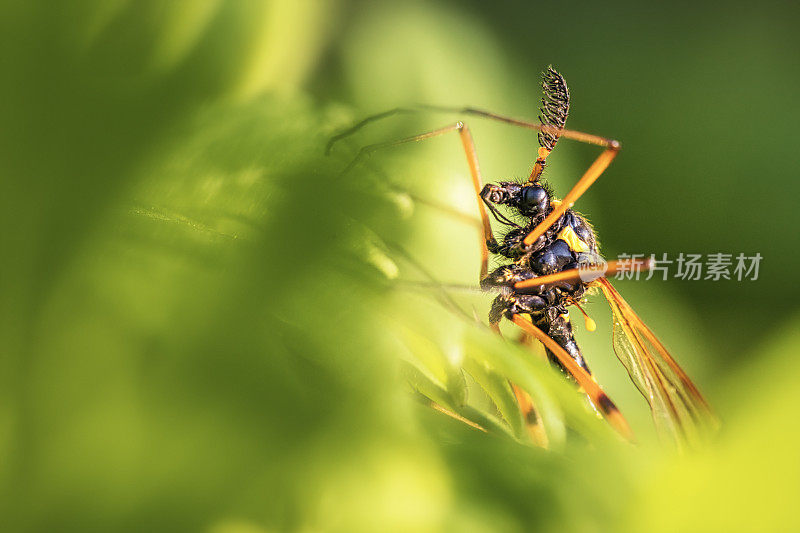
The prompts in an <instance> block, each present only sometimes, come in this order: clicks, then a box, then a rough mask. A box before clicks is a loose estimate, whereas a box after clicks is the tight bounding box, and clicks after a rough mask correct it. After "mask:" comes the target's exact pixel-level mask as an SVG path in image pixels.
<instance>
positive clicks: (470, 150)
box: [344, 122, 494, 279]
mask: <svg viewBox="0 0 800 533" xmlns="http://www.w3.org/2000/svg"><path fill="white" fill-rule="evenodd" d="M452 131H457V132H458V134H459V137H460V138H461V145H462V146H463V148H464V153H465V155H466V157H467V164H468V165H469V172H470V176H471V177H472V186H473V188H474V189H475V198H476V200H477V202H478V210H479V212H480V215H481V225H482V227H483V235H482V237H481V242H480V246H481V271H480V279H483V278H484V277H486V274H487V273H488V272H489V249H488V248H487V246H486V241H494V234H493V233H492V225H491V223H490V222H489V215H488V213H487V212H486V206H485V205H484V203H483V200H482V199H481V189H482V188H483V179H482V178H481V170H480V165H479V164H478V153H477V151H476V149H475V141H474V140H473V139H472V134H471V133H470V131H469V128H468V127H467V125H466V124H464V123H463V122H456V123H455V124H451V125H449V126H445V127H443V128H438V129H435V130H432V131H427V132H425V133H420V134H419V135H413V136H411V137H405V138H403V139H398V140H395V141H388V142H383V143H376V144H370V145H367V146H364V147H363V148H361V149H360V150H359V151H358V153H357V154H356V157H355V158H354V159H353V161H351V162H350V164H349V165H347V167H346V168H345V170H344V172H345V173H346V172H348V171H349V170H350V169H351V168H353V167H354V166H355V165H357V164H358V162H359V161H361V159H362V158H364V157H366V156H367V155H369V154H371V153H372V152H374V151H376V150H380V149H383V148H390V147H393V146H399V145H401V144H407V143H413V142H419V141H423V140H426V139H431V138H433V137H438V136H440V135H444V134H446V133H450V132H452Z"/></svg>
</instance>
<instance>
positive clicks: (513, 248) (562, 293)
mask: <svg viewBox="0 0 800 533" xmlns="http://www.w3.org/2000/svg"><path fill="white" fill-rule="evenodd" d="M481 197H482V198H483V200H484V202H486V203H487V207H489V210H490V211H491V212H492V213H497V212H498V211H497V205H505V206H506V208H507V209H509V210H510V211H512V212H513V213H514V215H516V216H514V217H504V216H502V215H500V217H498V218H497V219H498V220H499V221H500V222H502V223H504V224H507V225H510V224H514V223H512V222H511V220H510V218H514V219H520V218H523V217H524V218H525V219H527V222H526V223H525V224H524V225H519V224H514V225H513V226H512V227H511V229H510V230H509V231H508V232H507V233H506V234H505V236H504V238H503V239H502V241H501V242H496V241H490V242H488V243H487V245H488V248H489V251H491V252H492V253H494V254H497V255H500V256H502V257H504V258H506V259H508V260H510V262H509V263H508V264H506V265H503V266H501V267H499V268H497V269H495V270H494V271H492V272H490V273H489V274H488V275H487V276H486V277H485V278H484V279H483V280H482V283H481V285H482V287H483V288H484V289H487V290H489V289H500V291H501V292H500V294H499V295H498V296H497V298H495V300H494V302H493V304H492V311H491V313H490V321H491V322H493V323H497V322H499V321H500V319H502V318H503V317H504V316H505V317H507V318H510V317H511V316H512V315H515V314H518V315H522V316H526V317H528V318H529V319H530V321H531V323H532V324H533V325H534V326H536V327H538V328H539V329H541V330H542V331H543V332H544V333H545V334H546V335H547V336H548V337H550V338H551V339H553V340H554V341H555V342H556V343H558V345H559V346H561V347H562V348H564V350H565V351H566V352H567V353H568V354H569V355H570V356H571V357H572V358H573V359H574V360H575V362H576V363H578V365H580V366H581V367H582V368H583V369H584V370H586V371H587V372H588V371H589V367H588V365H587V364H586V361H585V360H584V358H583V354H582V353H581V351H580V348H579V347H578V345H577V343H576V342H575V338H574V335H573V332H572V324H571V322H570V319H569V310H568V308H569V306H571V305H574V304H575V303H577V302H578V301H580V299H581V298H582V297H583V295H584V294H585V292H586V289H587V286H586V284H585V283H584V282H582V281H580V280H579V281H577V282H562V283H557V284H553V285H548V286H546V287H538V288H537V287H532V288H527V289H515V288H514V284H516V283H517V282H519V281H523V280H529V279H533V278H536V277H538V276H544V275H548V274H555V273H557V272H562V271H564V270H571V269H575V268H586V267H590V266H595V265H598V264H600V263H601V262H602V258H601V256H600V253H599V250H598V246H597V239H596V237H595V235H594V230H593V229H592V227H591V225H589V223H588V222H587V221H586V220H585V219H584V218H583V217H582V216H580V215H578V214H577V213H575V212H574V211H572V210H567V211H566V212H565V213H564V214H563V215H562V216H561V217H560V218H559V219H558V220H557V221H556V223H554V224H553V225H552V226H551V227H550V228H549V229H548V230H547V231H546V232H545V233H544V234H543V235H542V236H541V237H539V238H538V239H537V240H536V242H535V243H533V245H531V246H525V245H524V243H523V239H524V237H525V236H526V235H527V234H528V233H530V231H531V229H532V228H533V227H535V226H536V225H537V224H538V223H540V222H541V221H542V220H543V219H544V218H545V217H546V216H547V215H549V214H550V213H551V212H552V211H553V209H554V207H555V205H557V201H556V200H554V198H553V196H552V192H551V191H550V189H549V188H548V187H547V186H546V185H544V184H541V183H525V184H519V183H513V182H502V183H499V184H496V185H495V184H489V185H486V186H485V187H484V192H483V194H482V195H481ZM547 354H548V357H549V358H550V360H551V361H552V362H553V363H554V364H555V365H556V366H558V367H559V368H561V369H562V370H563V365H561V363H559V361H558V358H557V357H556V356H555V355H554V354H553V353H552V352H551V351H550V350H547Z"/></svg>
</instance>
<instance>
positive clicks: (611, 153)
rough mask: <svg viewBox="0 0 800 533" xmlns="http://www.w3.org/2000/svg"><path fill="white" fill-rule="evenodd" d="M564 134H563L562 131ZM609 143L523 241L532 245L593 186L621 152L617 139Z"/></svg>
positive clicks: (527, 244)
mask: <svg viewBox="0 0 800 533" xmlns="http://www.w3.org/2000/svg"><path fill="white" fill-rule="evenodd" d="M562 136H565V135H563V133H562ZM608 143H609V144H608V145H607V147H606V149H605V151H603V153H602V154H600V155H599V156H597V159H595V160H594V163H592V165H591V166H590V167H589V168H588V169H587V170H586V172H585V173H584V174H583V176H582V177H581V179H579V180H578V183H576V184H575V186H574V187H573V188H572V190H571V191H569V192H568V193H567V195H566V196H565V197H564V199H563V200H561V203H560V204H559V205H558V207H556V208H555V209H553V211H552V212H551V213H550V214H549V215H547V217H546V218H545V219H544V220H542V221H541V222H540V223H539V224H538V225H537V226H536V227H535V228H533V230H532V231H531V232H530V233H528V235H527V236H526V237H525V240H523V241H522V242H524V243H525V245H526V246H530V245H531V244H533V243H534V242H536V239H538V238H539V237H541V236H542V235H543V234H544V232H545V231H547V230H548V229H549V228H550V226H552V225H553V224H555V223H556V221H557V220H558V219H559V218H561V216H562V215H563V214H564V213H566V211H567V209H570V208H572V206H573V205H575V202H576V201H577V200H578V198H580V197H581V196H582V195H583V193H585V192H586V190H587V189H588V188H589V187H591V186H592V184H593V183H594V182H595V180H596V179H597V178H599V177H600V175H601V174H602V173H603V172H604V171H605V169H607V168H608V165H610V164H611V162H612V161H613V160H614V158H615V157H617V152H619V149H620V144H619V143H618V142H617V141H608Z"/></svg>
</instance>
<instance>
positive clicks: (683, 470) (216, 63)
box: [0, 0, 800, 533]
mask: <svg viewBox="0 0 800 533" xmlns="http://www.w3.org/2000/svg"><path fill="white" fill-rule="evenodd" d="M799 14H800V13H798V9H797V7H796V6H794V5H791V4H789V3H786V4H782V3H766V4H759V5H755V4H752V3H744V2H742V3H735V2H731V3H726V4H725V5H724V7H723V6H721V5H720V6H711V5H708V6H698V5H696V4H695V3H689V2H671V3H669V4H665V5H644V4H641V3H635V2H630V3H628V4H606V3H599V2H592V3H589V2H586V3H583V2H579V3H571V2H564V3H552V2H550V3H542V2H535V3H533V2H497V3H488V2H478V1H472V2H460V3H459V2H455V1H438V2H422V1H407V2H396V3H380V2H366V1H349V2H346V1H342V2H334V1H325V0H299V1H291V2H290V1H288V0H287V1H272V2H270V1H261V2H255V1H252V2H247V1H230V2H226V1H223V0H213V1H201V0H184V1H173V2H156V1H132V0H113V1H108V0H105V1H92V0H82V1H77V0H76V1H72V2H69V3H58V4H53V3H46V2H21V1H16V2H15V1H5V2H2V4H0V27H1V28H0V65H1V66H2V72H3V82H2V83H0V117H2V118H1V119H0V187H2V189H0V217H1V218H0V219H1V220H2V228H3V229H2V231H0V251H2V261H0V354H1V359H0V360H1V361H2V366H1V367H0V480H2V484H1V485H0V486H1V487H2V489H1V490H2V493H1V494H0V522H2V524H3V526H2V529H3V530H4V531H61V530H78V531H95V530H96V531H210V532H214V533H216V532H220V533H239V532H241V533H250V532H262V531H265V532H271V531H455V530H458V531H531V530H559V531H608V530H632V531H641V530H644V529H647V530H653V531H656V530H663V531H675V530H682V531H731V530H742V531H751V530H789V529H793V528H797V527H798V526H800V524H799V523H798V517H797V514H796V513H795V512H794V509H793V505H794V502H795V500H796V499H797V497H798V495H799V494H800V482H799V481H798V480H800V456H798V454H797V448H798V446H800V424H798V420H800V418H799V417H798V416H797V414H796V413H795V409H796V406H797V405H798V400H800V390H799V389H798V387H797V384H796V383H795V382H794V376H796V375H798V374H797V373H798V371H800V362H798V359H797V357H796V356H797V352H798V350H800V336H798V335H799V332H800V327H798V326H800V314H799V313H798V303H797V298H798V296H800V294H799V292H798V285H797V283H795V282H793V281H792V280H793V279H794V277H793V275H794V274H795V272H796V271H797V270H798V267H800V255H799V254H798V253H797V252H796V250H797V248H798V231H797V217H796V209H795V208H794V202H795V200H796V198H797V197H798V194H800V184H799V183H798V180H797V175H796V172H797V170H798V164H797V163H798V157H797V150H796V149H795V147H794V145H793V140H794V139H795V138H796V136H797V133H796V129H797V123H798V120H797V119H798V118H800V117H798V115H800V113H798V109H799V108H798V105H797V102H796V94H797V88H798V86H800V69H798V66H797V57H798V51H800V47H799V46H798V45H799V44H800V43H798V40H800V38H798V34H797V31H796V25H797V21H798V15H799ZM550 63H552V64H553V65H555V66H556V67H557V68H558V69H559V70H560V71H561V72H562V73H563V74H564V75H565V77H566V79H567V81H568V83H569V86H570V89H571V92H572V97H573V106H572V110H571V116H570V120H569V123H568V124H569V126H570V127H572V128H575V129H581V130H585V131H588V132H592V133H597V134H600V135H605V136H609V137H614V138H616V139H619V140H620V141H621V142H622V145H623V151H622V152H621V154H620V156H619V157H618V158H617V160H616V161H615V162H614V163H613V165H612V166H611V168H610V169H609V170H608V172H607V173H606V174H605V175H604V176H603V178H602V179H601V180H600V181H598V183H597V184H596V185H595V186H594V187H593V188H592V189H591V190H590V191H589V193H587V195H586V196H585V197H584V198H583V199H581V201H580V205H579V207H580V210H581V211H582V212H584V213H586V214H587V215H588V216H589V218H590V220H591V221H592V222H593V223H594V225H595V227H596V229H597V231H598V233H599V235H600V239H601V242H602V244H603V250H604V252H605V253H606V255H607V256H614V255H616V254H618V253H622V252H627V253H647V254H649V253H657V254H660V253H663V252H667V253H668V254H669V255H670V256H674V255H676V254H678V253H679V252H684V253H703V254H706V253H714V252H724V253H732V254H734V255H735V254H738V253H739V252H744V253H746V254H754V253H756V252H758V253H761V254H762V256H763V261H762V264H761V272H760V276H759V278H758V280H757V281H746V282H736V281H720V282H694V281H682V280H669V281H666V282H664V281H657V280H651V281H649V282H645V281H642V282H638V283H637V282H620V283H619V284H618V286H619V287H620V290H621V292H622V293H623V294H624V295H626V297H627V298H628V299H629V301H630V302H631V303H632V304H633V305H634V306H635V307H636V309H637V310H638V311H639V313H640V315H641V316H642V317H643V318H644V319H645V320H647V321H648V323H649V324H650V325H651V327H652V328H653V329H654V330H655V331H656V332H658V333H659V335H660V336H661V337H662V340H663V341H664V342H665V344H667V346H669V347H671V348H672V349H673V351H674V354H675V355H676V358H677V359H678V360H679V361H680V362H681V363H682V364H683V365H684V366H685V368H687V370H689V372H690V374H691V375H692V376H693V377H694V378H695V379H696V381H697V383H698V384H699V385H700V387H701V389H702V390H703V391H705V392H706V394H707V396H708V398H709V399H710V401H711V403H712V405H714V407H715V408H716V410H717V411H718V413H719V414H720V418H721V419H722V427H721V430H720V433H719V434H718V435H717V436H716V438H715V440H714V441H713V442H712V443H711V445H710V446H709V447H708V448H706V449H703V450H699V451H696V452H693V453H688V454H685V455H682V456H680V455H677V454H676V453H675V452H674V451H672V450H671V449H670V448H668V447H663V446H660V445H658V444H657V443H656V440H655V438H654V435H653V431H652V429H651V425H652V424H651V422H650V420H649V414H648V411H647V409H646V407H645V406H644V405H643V401H642V400H641V398H640V397H639V396H638V393H637V392H636V391H635V389H634V388H633V386H632V385H631V384H630V383H629V381H628V380H627V377H626V375H625V372H624V370H623V369H622V367H621V366H620V365H619V363H618V362H617V361H616V358H615V357H614V354H613V352H612V350H611V343H610V323H609V322H610V320H609V317H608V314H609V313H608V310H607V308H606V306H605V304H604V303H603V302H602V301H595V302H594V303H592V304H590V305H589V307H588V310H589V312H590V314H591V315H592V316H593V317H594V318H595V319H596V320H597V321H598V325H599V327H598V331H597V332H595V333H591V334H589V333H586V332H584V331H583V330H582V328H581V329H580V331H579V332H578V336H579V341H580V343H581V345H582V346H583V349H584V352H585V353H586V355H587V357H588V359H589V362H590V364H591V365H592V367H593V368H594V370H595V372H596V374H597V376H598V380H599V381H600V383H602V384H603V385H604V386H605V387H606V388H607V390H608V391H609V393H610V395H611V396H612V397H613V398H614V399H615V400H616V401H617V402H618V404H619V405H620V406H621V407H622V409H623V411H624V412H625V414H626V416H627V417H628V419H629V421H630V422H631V424H632V425H633V427H634V430H635V431H636V433H637V435H638V436H639V444H638V445H637V446H630V445H628V444H624V443H622V442H619V441H618V439H617V438H616V437H615V436H614V434H613V433H612V432H611V430H610V429H608V427H606V425H605V424H604V423H603V422H602V421H601V420H599V419H597V417H596V416H594V415H593V414H592V413H591V412H590V410H589V409H588V408H587V406H586V405H585V402H583V401H582V400H581V398H580V397H579V395H577V394H576V393H575V392H574V390H573V389H572V388H571V387H570V386H569V385H568V384H566V383H564V382H563V380H562V379H561V378H560V377H559V376H558V375H556V374H555V373H554V372H552V371H551V370H550V369H549V368H548V367H547V365H545V364H543V363H542V362H541V361H539V360H538V359H537V358H536V357H535V356H533V355H532V354H531V353H530V352H528V351H526V350H524V349H521V348H519V347H517V346H514V345H513V344H511V343H507V342H504V341H503V340H501V339H498V338H495V337H494V336H493V335H492V334H491V332H489V331H488V330H487V329H486V328H485V327H483V326H482V325H481V324H480V323H479V322H476V320H475V319H474V317H475V316H477V317H481V318H482V317H485V314H486V310H487V308H488V301H489V297H488V296H485V295H481V294H474V293H471V292H463V293H448V292H445V291H442V290H441V289H439V288H438V287H437V283H438V282H443V283H444V282H447V283H450V282H452V283H459V284H469V285H475V284H476V282H477V279H476V278H477V274H478V259H479V257H478V248H477V237H476V231H475V228H474V227H473V226H472V222H471V220H472V219H473V218H474V217H475V212H474V209H475V204H474V198H473V197H472V196H471V195H470V185H469V182H468V180H467V171H466V166H465V164H464V161H463V154H462V152H461V151H460V147H459V143H458V141H457V139H456V138H455V137H447V136H445V137H442V138H439V139H436V140H433V141H429V142H428V143H426V144H419V145H414V146H406V147H402V148H398V149H396V150H391V151H386V152H385V153H379V154H375V155H374V156H373V157H371V158H370V160H369V161H368V164H366V165H363V166H360V167H358V168H357V169H355V171H354V172H352V173H351V174H349V175H347V176H344V177H343V176H341V175H340V171H341V169H342V168H343V167H344V165H345V164H346V163H347V162H348V161H349V160H350V159H351V158H352V156H353V155H354V153H355V150H356V149H357V148H358V147H359V146H361V145H364V144H369V143H372V142H378V141H383V140H388V139H394V138H397V137H401V136H405V135H410V134H413V133H417V132H420V131H423V130H425V129H430V128H433V127H438V126H443V125H445V124H448V123H451V122H453V121H454V120H456V118H457V117H454V116H446V115H440V116H418V117H412V116H402V117H396V118H394V119H390V120H387V121H386V122H385V123H383V124H375V125H374V126H371V127H370V128H368V129H365V130H364V131H363V132H360V133H359V134H358V135H357V136H355V137H353V138H351V139H348V140H347V141H344V142H342V143H341V144H340V145H338V146H337V147H335V149H334V152H333V154H332V155H331V156H330V157H325V156H324V154H323V150H324V145H325V142H326V140H327V139H328V138H329V137H330V136H331V135H332V134H333V133H335V132H336V131H338V130H339V129H341V128H343V127H346V126H348V125H349V124H351V123H352V122H353V121H355V120H357V119H358V118H360V117H362V116H364V115H366V114H369V113H373V112H378V111H383V110H385V109H388V108H392V107H395V106H398V105H407V104H412V103H417V102H424V103H433V104H443V105H473V106H477V107H481V108H486V109H490V110H494V111H497V112H501V113H506V114H511V115H515V116H521V117H531V118H534V117H535V116H536V114H537V107H538V101H539V98H540V88H539V73H540V71H541V70H542V69H543V68H544V67H546V66H547V65H548V64H550ZM469 124H470V126H471V128H472V130H473V134H474V136H475V141H476V144H477V147H478V151H479V157H480V160H481V164H482V168H483V172H484V177H485V179H487V180H491V181H495V180H500V179H508V178H513V177H519V176H524V175H526V173H527V172H528V171H529V166H530V164H531V162H532V160H533V159H534V157H535V153H536V147H537V145H536V141H535V135H533V134H532V133H531V132H526V131H516V130H514V129H513V128H509V127H507V126H503V125H498V124H492V123H487V122H485V121H479V120H469ZM596 153H597V150H596V149H595V148H592V147H587V146H583V145H576V144H570V143H568V142H562V143H559V148H558V149H557V150H556V151H555V152H554V154H553V156H552V158H551V160H552V163H551V164H550V165H549V170H548V179H549V180H550V182H551V184H552V185H553V186H554V187H555V189H556V191H557V193H559V194H562V195H563V194H564V193H565V192H566V190H568V188H569V186H570V185H571V184H572V183H573V182H574V181H575V179H576V178H577V176H579V174H580V172H581V171H582V170H583V169H584V168H585V167H586V166H587V165H588V164H589V163H590V162H591V160H592V158H593V157H594V155H595V154H596ZM429 202H434V203H436V204H438V205H441V206H447V207H448V208H450V209H454V210H456V211H457V212H459V213H462V214H464V215H466V218H467V220H464V219H463V217H461V218H460V217H458V216H452V214H447V213H445V212H443V210H441V209H437V208H436V207H432V206H431V205H429V204H428V203H429ZM508 331H509V333H510V331H511V330H508ZM506 378H511V379H513V380H514V381H515V382H517V383H519V384H521V385H522V386H524V387H526V388H527V389H528V390H529V391H530V392H531V393H532V394H533V395H534V399H535V400H536V401H537V404H538V405H539V406H540V407H541V409H542V414H543V417H544V422H545V425H546V427H547V428H548V432H549V437H550V449H549V450H542V449H539V448H535V447H533V446H532V445H530V443H529V442H526V439H525V436H524V430H523V429H522V428H521V420H520V419H519V418H518V413H516V412H515V410H514V405H513V402H512V401H511V399H510V396H509V391H508V390H507V387H506V386H505V379H506ZM409 385H411V386H409ZM422 394H426V395H427V396H428V397H429V398H432V399H435V400H436V401H438V402H439V403H441V404H443V405H446V406H448V407H449V408H452V409H453V410H457V411H459V412H461V413H464V414H467V415H470V416H472V417H473V418H475V419H480V420H481V421H483V422H484V424H485V425H486V426H487V427H490V428H493V429H492V431H490V432H489V433H488V434H485V433H481V432H478V431H476V430H474V429H472V428H469V427H467V426H466V425H464V424H461V423H460V422H457V421H455V420H454V419H452V418H449V417H447V416H444V415H442V414H440V413H438V412H436V411H433V410H431V409H430V408H428V407H427V406H426V405H425V404H424V402H420V401H418V400H419V399H420V398H421V396H422ZM515 416H516V417H515Z"/></svg>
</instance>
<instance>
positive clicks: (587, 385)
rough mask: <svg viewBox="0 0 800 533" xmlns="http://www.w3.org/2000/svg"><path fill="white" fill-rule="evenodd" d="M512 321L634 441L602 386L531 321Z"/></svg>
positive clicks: (521, 318)
mask: <svg viewBox="0 0 800 533" xmlns="http://www.w3.org/2000/svg"><path fill="white" fill-rule="evenodd" d="M512 321H513V322H514V324H516V325H517V326H519V327H520V328H522V330H523V331H525V332H526V333H529V334H530V335H531V336H533V337H535V338H536V339H537V340H538V341H539V342H541V343H542V344H544V345H545V346H546V347H547V349H549V350H550V351H551V352H553V354H554V355H555V356H556V357H557V358H558V360H559V362H560V363H561V364H562V365H563V366H564V368H565V369H566V370H567V372H569V373H570V374H571V375H572V377H574V378H575V381H577V382H578V385H579V386H580V387H581V388H582V389H583V392H585V393H586V394H587V395H588V396H589V399H590V400H591V401H592V404H594V406H595V407H596V408H597V410H598V411H600V413H602V414H603V416H605V418H606V420H608V422H609V423H610V424H611V426H612V427H613V428H614V429H616V430H617V432H618V433H619V434H620V435H622V436H623V437H624V438H625V439H627V440H629V441H632V440H633V432H632V431H631V428H630V426H629V425H628V422H627V421H626V420H625V418H624V417H623V416H622V413H620V411H619V409H617V406H616V405H614V402H612V401H611V398H609V397H608V395H607V394H606V393H605V392H603V389H601V388H600V385H598V384H597V382H596V381H595V380H594V379H593V378H592V377H591V376H590V375H589V373H588V372H586V371H585V370H584V369H583V368H581V367H580V366H578V363H576V362H575V360H574V359H572V357H570V355H569V354H568V353H567V352H566V351H565V350H564V349H563V348H562V347H561V346H559V345H558V343H556V341H554V340H553V339H551V338H550V337H548V336H547V335H546V334H545V333H544V332H543V331H542V330H541V329H539V328H537V327H536V326H534V325H533V324H532V323H531V322H530V321H529V320H526V319H525V317H523V316H522V315H513V316H512Z"/></svg>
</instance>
